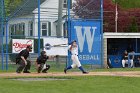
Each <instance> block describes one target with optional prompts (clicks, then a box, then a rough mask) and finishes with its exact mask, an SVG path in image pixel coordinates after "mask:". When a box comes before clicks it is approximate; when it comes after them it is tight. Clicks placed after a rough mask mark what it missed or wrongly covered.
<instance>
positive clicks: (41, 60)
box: [37, 56, 49, 64]
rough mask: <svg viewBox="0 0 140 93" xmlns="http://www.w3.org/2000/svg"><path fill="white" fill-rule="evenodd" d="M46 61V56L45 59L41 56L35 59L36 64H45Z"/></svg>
mask: <svg viewBox="0 0 140 93" xmlns="http://www.w3.org/2000/svg"><path fill="white" fill-rule="evenodd" d="M47 59H49V57H48V56H47V57H42V56H39V57H38V58H37V64H42V63H43V64H45V62H46V61H47Z"/></svg>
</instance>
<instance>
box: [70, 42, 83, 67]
mask: <svg viewBox="0 0 140 93" xmlns="http://www.w3.org/2000/svg"><path fill="white" fill-rule="evenodd" d="M68 48H69V50H70V51H71V54H72V55H71V59H72V61H73V63H72V65H71V67H72V68H75V67H81V63H80V61H79V59H78V46H77V47H73V46H72V49H70V48H71V45H69V46H68Z"/></svg>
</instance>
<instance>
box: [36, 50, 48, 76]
mask: <svg viewBox="0 0 140 93" xmlns="http://www.w3.org/2000/svg"><path fill="white" fill-rule="evenodd" d="M47 59H49V56H47V55H46V52H45V51H42V52H41V55H40V56H39V57H38V58H37V60H36V66H37V72H38V73H40V72H41V71H42V73H47V70H49V69H50V65H47V64H46V61H47Z"/></svg>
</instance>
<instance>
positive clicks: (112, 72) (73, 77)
mask: <svg viewBox="0 0 140 93" xmlns="http://www.w3.org/2000/svg"><path fill="white" fill-rule="evenodd" d="M15 67H16V66H15V65H11V66H9V70H8V71H0V93H19V92H21V93H140V89H139V86H140V68H125V69H123V68H116V69H115V68H114V69H92V70H89V74H82V73H81V72H79V70H77V69H74V70H71V71H69V72H68V73H67V74H64V73H63V67H60V68H59V70H58V68H56V67H55V66H54V67H52V69H50V71H49V72H48V73H46V74H43V73H42V74H38V73H36V72H35V70H34V68H33V67H32V69H31V71H32V73H30V74H24V73H21V74H17V73H15Z"/></svg>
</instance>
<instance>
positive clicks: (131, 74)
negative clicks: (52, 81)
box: [0, 71, 140, 78]
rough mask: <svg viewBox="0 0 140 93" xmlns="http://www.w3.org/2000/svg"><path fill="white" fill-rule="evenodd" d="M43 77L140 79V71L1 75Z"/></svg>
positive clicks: (9, 74) (6, 74)
mask: <svg viewBox="0 0 140 93" xmlns="http://www.w3.org/2000/svg"><path fill="white" fill-rule="evenodd" d="M43 76H55V77H57V76H125V77H140V71H125V72H124V71H123V72H121V71H120V72H89V73H88V74H82V73H81V72H68V73H67V74H64V73H63V72H49V73H45V74H44V73H35V72H34V73H20V74H17V73H0V78H1V77H7V78H8V77H43Z"/></svg>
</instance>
